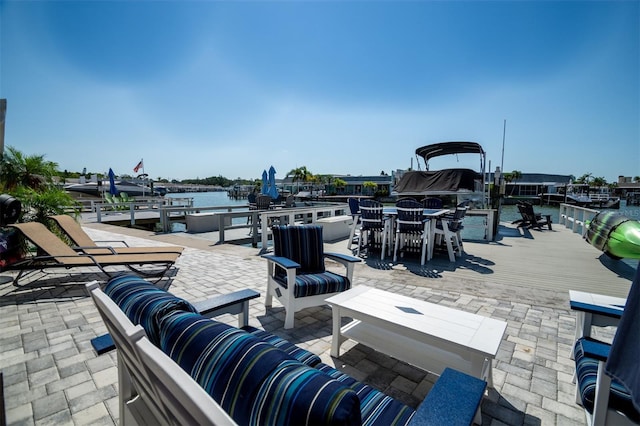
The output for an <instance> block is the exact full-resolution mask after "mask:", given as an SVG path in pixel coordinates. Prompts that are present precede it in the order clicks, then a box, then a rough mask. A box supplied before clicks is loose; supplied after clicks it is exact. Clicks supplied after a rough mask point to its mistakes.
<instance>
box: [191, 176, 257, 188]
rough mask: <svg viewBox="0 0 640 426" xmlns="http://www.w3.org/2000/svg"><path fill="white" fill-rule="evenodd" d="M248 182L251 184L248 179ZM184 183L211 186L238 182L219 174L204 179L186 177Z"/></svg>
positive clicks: (225, 185)
mask: <svg viewBox="0 0 640 426" xmlns="http://www.w3.org/2000/svg"><path fill="white" fill-rule="evenodd" d="M246 182H248V183H247V184H250V182H251V181H246ZM182 183H184V184H189V185H211V186H222V187H228V186H232V185H233V184H234V183H236V182H235V181H232V180H230V179H227V178H226V177H223V176H217V177H214V176H211V177H208V178H204V179H184V180H183V181H182ZM238 183H239V182H238Z"/></svg>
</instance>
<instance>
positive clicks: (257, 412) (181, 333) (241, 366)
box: [160, 312, 360, 425]
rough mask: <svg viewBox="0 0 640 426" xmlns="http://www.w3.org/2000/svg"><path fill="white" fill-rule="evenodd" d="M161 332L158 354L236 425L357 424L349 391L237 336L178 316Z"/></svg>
mask: <svg viewBox="0 0 640 426" xmlns="http://www.w3.org/2000/svg"><path fill="white" fill-rule="evenodd" d="M161 330H162V333H161V338H160V340H161V349H162V350H163V351H164V352H165V353H167V355H169V356H170V357H171V358H172V359H173V360H174V361H176V363H178V364H179V365H180V366H181V367H182V368H183V369H184V370H185V371H186V372H187V373H189V375H190V376H191V377H193V378H194V379H195V380H196V381H197V382H198V383H199V384H200V386H202V387H203V388H204V389H205V390H206V391H207V392H208V393H209V394H210V395H211V396H212V397H213V398H214V399H215V400H216V401H217V402H218V403H219V404H220V406H221V407H222V408H223V409H224V410H225V411H226V412H227V413H228V414H229V415H230V416H231V417H232V418H233V419H234V420H235V421H236V422H237V423H239V424H247V425H263V424H283V425H284V424H291V425H293V424H296V425H297V424H308V423H310V422H312V423H314V424H359V422H360V411H359V402H358V397H357V396H356V394H355V393H354V392H353V391H351V390H350V389H348V388H347V387H345V386H343V385H342V384H340V383H339V382H337V381H335V380H332V379H331V378H330V377H328V376H326V375H324V374H322V373H320V372H319V371H317V370H315V369H313V368H311V367H309V366H306V365H304V364H302V363H300V362H299V361H297V360H295V359H294V358H292V357H290V356H289V355H287V354H286V353H285V352H284V351H282V350H280V349H278V348H276V347H275V346H273V345H271V344H269V343H266V342H263V341H261V340H259V339H258V338H257V337H255V336H253V335H251V334H249V333H247V332H245V331H243V330H239V329H237V328H234V327H231V326H228V325H226V324H222V323H218V322H216V321H213V320H211V319H207V318H204V317H202V316H200V315H196V314H192V313H183V312H175V313H173V314H170V315H167V316H165V317H164V318H163V319H162V321H161Z"/></svg>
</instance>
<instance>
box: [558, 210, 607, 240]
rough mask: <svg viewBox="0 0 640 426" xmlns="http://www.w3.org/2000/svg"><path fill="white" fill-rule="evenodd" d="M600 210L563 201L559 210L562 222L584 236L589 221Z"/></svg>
mask: <svg viewBox="0 0 640 426" xmlns="http://www.w3.org/2000/svg"><path fill="white" fill-rule="evenodd" d="M599 212H600V211H599V210H593V209H589V208H587V207H580V206H576V205H573V204H565V203H561V204H560V212H559V213H560V224H561V225H564V226H565V227H566V228H571V230H572V231H573V232H576V233H579V234H580V235H582V236H584V234H585V233H586V232H587V222H589V221H590V220H591V219H593V218H594V216H595V215H597V214H598V213H599Z"/></svg>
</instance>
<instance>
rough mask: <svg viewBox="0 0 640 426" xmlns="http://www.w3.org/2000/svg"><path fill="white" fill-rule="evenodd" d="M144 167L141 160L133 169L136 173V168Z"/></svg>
mask: <svg viewBox="0 0 640 426" xmlns="http://www.w3.org/2000/svg"><path fill="white" fill-rule="evenodd" d="M142 168H144V164H142V160H140V162H139V163H138V164H137V165H136V166H135V167H134V168H133V171H134V172H136V173H138V170H140V169H142Z"/></svg>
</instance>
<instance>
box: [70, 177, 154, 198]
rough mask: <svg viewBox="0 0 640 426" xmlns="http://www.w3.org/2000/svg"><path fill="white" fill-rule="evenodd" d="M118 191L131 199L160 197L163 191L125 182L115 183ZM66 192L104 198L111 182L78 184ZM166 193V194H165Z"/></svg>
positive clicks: (71, 186) (72, 185)
mask: <svg viewBox="0 0 640 426" xmlns="http://www.w3.org/2000/svg"><path fill="white" fill-rule="evenodd" d="M115 185H116V189H117V190H118V193H120V192H126V193H127V194H128V195H129V196H130V197H141V196H160V195H164V194H162V190H160V189H156V188H154V189H153V191H152V190H151V188H150V187H148V186H146V185H142V184H138V183H135V182H129V181H125V180H119V181H115ZM64 189H65V191H69V192H79V193H82V194H87V195H93V196H95V197H102V195H103V194H104V193H108V192H109V189H110V184H109V181H108V180H107V181H98V182H87V183H76V184H71V185H67V186H65V187H64ZM165 193H166V192H165Z"/></svg>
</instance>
